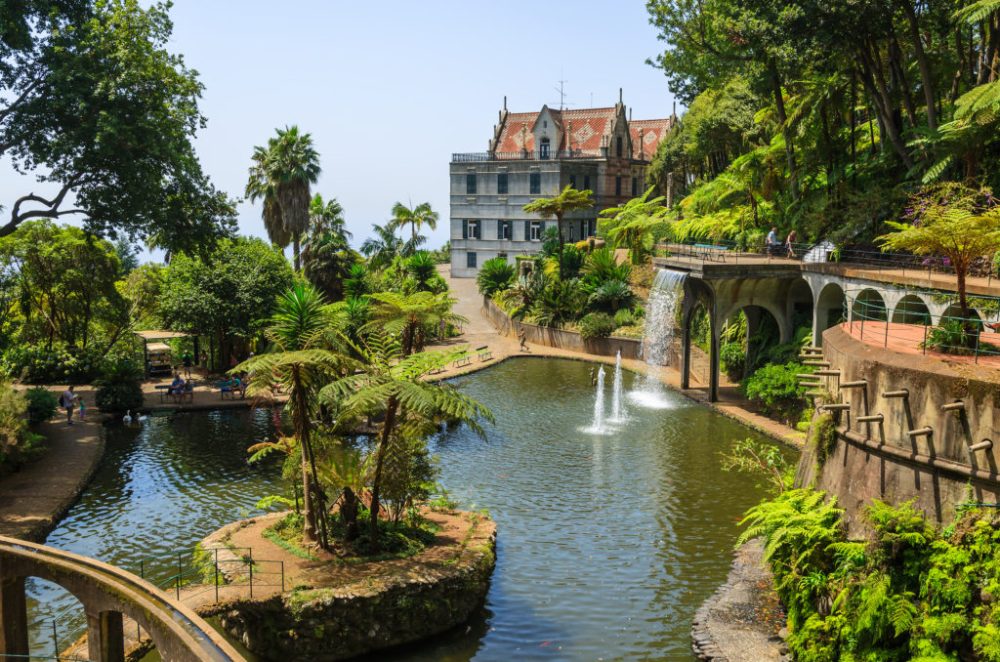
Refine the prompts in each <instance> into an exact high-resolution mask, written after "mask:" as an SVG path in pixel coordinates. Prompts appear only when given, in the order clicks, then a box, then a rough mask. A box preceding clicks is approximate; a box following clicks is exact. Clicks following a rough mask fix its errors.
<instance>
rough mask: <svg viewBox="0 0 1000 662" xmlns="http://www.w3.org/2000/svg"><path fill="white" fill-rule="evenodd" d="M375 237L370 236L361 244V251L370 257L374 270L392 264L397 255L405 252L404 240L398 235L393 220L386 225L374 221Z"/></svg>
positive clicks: (370, 263)
mask: <svg viewBox="0 0 1000 662" xmlns="http://www.w3.org/2000/svg"><path fill="white" fill-rule="evenodd" d="M372 231H373V232H374V233H375V236H374V237H368V238H367V239H365V240H364V242H363V243H362V244H361V252H362V254H364V256H365V257H367V258H368V265H369V266H370V267H371V268H372V270H373V271H379V270H381V269H384V268H385V267H387V266H389V265H390V264H392V261H393V260H394V259H395V258H396V256H397V255H401V254H402V253H403V245H404V242H403V240H402V239H400V238H399V237H397V236H396V226H395V225H394V223H393V222H392V221H389V222H388V223H386V224H385V225H378V224H376V223H372Z"/></svg>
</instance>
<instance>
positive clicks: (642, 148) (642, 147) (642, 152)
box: [639, 127, 646, 161]
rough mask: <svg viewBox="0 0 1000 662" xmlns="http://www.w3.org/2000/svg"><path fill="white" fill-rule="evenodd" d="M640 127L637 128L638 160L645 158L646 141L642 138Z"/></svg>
mask: <svg viewBox="0 0 1000 662" xmlns="http://www.w3.org/2000/svg"><path fill="white" fill-rule="evenodd" d="M642 134H643V131H642V127H640V128H639V160H640V161H645V160H646V143H645V142H643V140H642Z"/></svg>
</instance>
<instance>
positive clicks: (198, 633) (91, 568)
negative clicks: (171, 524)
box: [0, 536, 244, 662]
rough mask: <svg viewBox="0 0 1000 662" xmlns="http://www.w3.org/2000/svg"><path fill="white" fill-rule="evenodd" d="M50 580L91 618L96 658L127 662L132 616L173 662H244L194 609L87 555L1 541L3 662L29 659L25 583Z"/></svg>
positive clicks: (91, 655) (91, 656) (90, 645)
mask: <svg viewBox="0 0 1000 662" xmlns="http://www.w3.org/2000/svg"><path fill="white" fill-rule="evenodd" d="M29 577H38V578H40V579H45V580H48V581H50V582H53V583H55V584H58V585H59V586H61V587H63V588H64V589H66V590H67V591H69V592H70V593H71V594H73V596H75V597H76V598H77V600H79V601H80V603H81V604H82V605H83V609H84V611H85V612H86V615H87V643H88V649H89V650H88V656H87V657H88V659H90V660H92V661H93V662H122V661H123V660H124V659H125V650H124V648H125V644H124V633H123V631H122V620H123V617H124V616H128V617H129V618H131V619H133V620H134V621H135V622H136V623H138V624H139V626H141V627H142V629H143V630H145V631H146V632H147V633H148V634H149V637H150V639H152V640H153V643H154V644H155V645H156V648H157V650H158V651H159V653H160V657H161V658H162V659H164V660H169V661H170V662H198V661H214V662H229V661H238V662H243V660H244V658H243V657H242V656H241V655H240V654H239V653H238V652H236V650H235V649H234V648H233V647H232V646H231V645H230V644H229V643H227V642H226V641H225V639H223V638H222V637H221V636H220V635H219V634H218V633H216V632H215V630H213V629H212V627H211V626H210V625H208V624H207V623H205V621H203V620H202V619H201V618H200V617H198V616H197V615H196V614H195V613H194V612H193V611H192V610H191V609H189V608H188V607H185V606H184V605H182V604H181V603H180V602H177V601H175V600H173V599H172V598H170V597H169V596H167V595H166V594H165V593H164V592H162V591H161V590H160V589H158V588H156V587H155V586H153V585H152V584H150V583H149V582H146V581H144V580H142V579H140V578H138V577H136V576H135V575H132V574H131V573H128V572H125V571H124V570H121V569H119V568H116V567H114V566H111V565H108V564H106V563H101V562H100V561H96V560H94V559H91V558H87V557H85V556H79V555H77V554H71V553H69V552H64V551H61V550H57V549H53V548H51V547H46V546H44V545H36V544H34V543H29V542H25V541H23V540H17V539H15V538H7V537H4V536H0V657H23V658H25V659H27V657H28V654H29V648H28V616H27V602H26V599H25V585H24V583H25V580H26V579H27V578H29Z"/></svg>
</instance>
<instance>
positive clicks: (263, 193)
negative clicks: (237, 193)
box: [245, 139, 292, 249]
mask: <svg viewBox="0 0 1000 662" xmlns="http://www.w3.org/2000/svg"><path fill="white" fill-rule="evenodd" d="M272 140H273V139H272ZM250 159H251V161H252V165H251V166H250V178H249V180H248V181H247V186H246V193H245V195H246V196H247V199H249V200H250V202H256V201H257V200H263V201H264V209H263V211H262V212H261V218H262V219H263V221H264V229H265V230H266V231H267V237H268V239H270V240H271V243H272V244H274V245H275V246H278V247H280V248H282V249H284V248H287V247H288V244H290V243H291V242H292V235H291V234H289V233H288V231H287V230H286V229H285V223H284V221H283V220H282V218H281V207H280V206H279V205H278V196H277V194H276V193H275V186H274V182H272V181H271V178H270V175H269V174H268V171H267V168H268V165H267V159H268V151H267V148H265V147H261V146H259V145H258V146H257V147H254V148H253V156H251V157H250Z"/></svg>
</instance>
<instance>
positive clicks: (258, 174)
mask: <svg viewBox="0 0 1000 662" xmlns="http://www.w3.org/2000/svg"><path fill="white" fill-rule="evenodd" d="M276 131H277V135H276V136H275V137H273V138H270V139H269V140H268V141H267V147H266V148H264V147H260V146H257V147H254V153H253V157H252V160H253V165H252V166H251V167H250V179H249V181H248V182H247V187H246V193H247V197H248V198H250V200H251V201H255V200H257V199H258V198H263V199H264V212H263V217H264V225H265V227H266V228H268V235H269V236H272V241H273V240H274V235H271V229H270V226H272V225H274V224H275V223H276V216H275V214H280V217H281V226H282V228H283V229H284V233H285V234H283V235H281V234H278V238H285V241H284V243H281V242H277V241H276V242H275V243H277V244H278V245H282V246H287V245H288V240H287V237H290V238H291V241H292V245H293V249H292V250H293V254H294V264H295V270H296V271H298V270H299V268H300V260H299V243H300V239H301V237H302V235H303V234H305V233H306V231H308V229H309V205H310V202H311V200H312V196H311V195H310V192H309V187H310V185H312V184H315V183H316V180H317V179H318V178H319V173H320V166H319V154H318V153H317V152H316V149H315V148H314V147H313V143H312V136H311V135H309V134H308V133H300V132H299V128H298V127H297V126H292V127H285V129H284V130H282V129H277V130H276Z"/></svg>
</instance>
